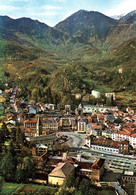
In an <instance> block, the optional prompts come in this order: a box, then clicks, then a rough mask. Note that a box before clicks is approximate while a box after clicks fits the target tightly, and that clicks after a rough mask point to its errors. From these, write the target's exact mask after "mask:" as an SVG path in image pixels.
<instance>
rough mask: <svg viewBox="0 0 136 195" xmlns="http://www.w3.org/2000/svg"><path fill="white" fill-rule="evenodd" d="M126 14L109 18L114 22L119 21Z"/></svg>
mask: <svg viewBox="0 0 136 195" xmlns="http://www.w3.org/2000/svg"><path fill="white" fill-rule="evenodd" d="M125 15H126V14H121V15H114V16H111V18H114V19H115V20H120V19H121V18H122V17H124V16H125Z"/></svg>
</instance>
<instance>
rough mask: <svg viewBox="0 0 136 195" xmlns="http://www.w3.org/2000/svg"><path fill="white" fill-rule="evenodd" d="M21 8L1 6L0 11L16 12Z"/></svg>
mask: <svg viewBox="0 0 136 195" xmlns="http://www.w3.org/2000/svg"><path fill="white" fill-rule="evenodd" d="M19 9H20V8H19V7H14V6H10V5H0V11H2V12H9V11H15V10H19Z"/></svg>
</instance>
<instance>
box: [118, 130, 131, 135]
mask: <svg viewBox="0 0 136 195" xmlns="http://www.w3.org/2000/svg"><path fill="white" fill-rule="evenodd" d="M117 133H118V134H123V135H130V134H131V133H130V132H126V131H118V132H117Z"/></svg>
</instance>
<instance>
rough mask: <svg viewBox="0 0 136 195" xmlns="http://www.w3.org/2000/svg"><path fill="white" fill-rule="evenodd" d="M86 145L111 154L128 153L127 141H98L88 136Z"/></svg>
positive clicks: (102, 139)
mask: <svg viewBox="0 0 136 195" xmlns="http://www.w3.org/2000/svg"><path fill="white" fill-rule="evenodd" d="M86 145H87V146H88V147H89V148H91V149H93V150H100V151H105V152H109V153H115V154H119V153H128V142H127V141H121V142H118V141H113V140H110V139H105V138H103V137H101V138H99V139H97V138H93V140H91V137H90V136H88V137H87V139H86Z"/></svg>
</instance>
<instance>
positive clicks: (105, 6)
mask: <svg viewBox="0 0 136 195" xmlns="http://www.w3.org/2000/svg"><path fill="white" fill-rule="evenodd" d="M80 9H85V10H88V11H99V12H101V13H104V14H105V15H108V16H113V15H118V14H124V13H129V12H130V11H133V10H135V9H136V0H0V15H8V16H10V17H12V18H20V17H30V18H32V19H38V20H39V21H41V22H44V23H46V24H48V25H49V26H54V25H55V24H57V23H58V22H60V21H62V20H64V19H65V18H67V17H68V16H70V15H71V14H73V13H74V12H76V11H78V10H80Z"/></svg>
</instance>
